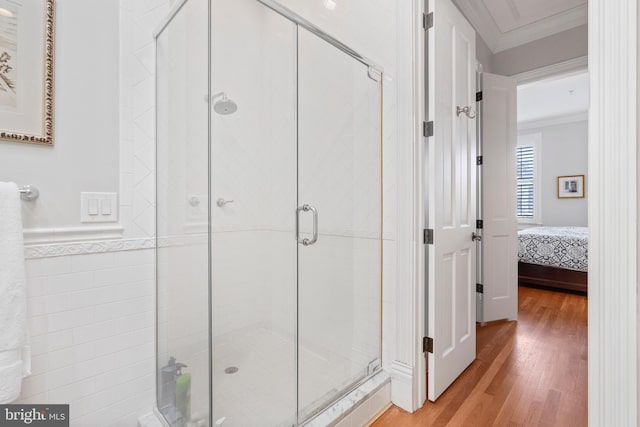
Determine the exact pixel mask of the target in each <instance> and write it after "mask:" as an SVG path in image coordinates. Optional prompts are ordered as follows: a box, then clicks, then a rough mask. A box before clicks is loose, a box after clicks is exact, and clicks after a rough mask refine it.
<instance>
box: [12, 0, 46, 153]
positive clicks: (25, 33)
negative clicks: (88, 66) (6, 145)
mask: <svg viewBox="0 0 640 427" xmlns="http://www.w3.org/2000/svg"><path fill="white" fill-rule="evenodd" d="M54 13H55V0H0V139H2V140H6V141H15V142H26V143H33V144H45V145H53V115H54V111H53V107H54V101H53V95H54V90H53V86H54V50H55V49H54V47H55V46H54Z"/></svg>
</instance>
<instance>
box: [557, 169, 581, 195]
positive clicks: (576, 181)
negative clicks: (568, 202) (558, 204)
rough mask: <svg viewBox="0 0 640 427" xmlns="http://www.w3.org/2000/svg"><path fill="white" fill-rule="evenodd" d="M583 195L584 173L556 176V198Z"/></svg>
mask: <svg viewBox="0 0 640 427" xmlns="http://www.w3.org/2000/svg"><path fill="white" fill-rule="evenodd" d="M583 197H584V175H569V176H559V177H558V199H580V198H583Z"/></svg>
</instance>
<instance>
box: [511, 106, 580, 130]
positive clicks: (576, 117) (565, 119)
mask: <svg viewBox="0 0 640 427" xmlns="http://www.w3.org/2000/svg"><path fill="white" fill-rule="evenodd" d="M588 120H589V113H588V112H587V111H582V112H580V113H571V114H565V115H562V116H555V117H546V118H542V119H537V120H529V121H526V122H518V131H521V130H530V129H538V128H544V127H548V126H557V125H565V124H568V123H577V122H586V121H588Z"/></svg>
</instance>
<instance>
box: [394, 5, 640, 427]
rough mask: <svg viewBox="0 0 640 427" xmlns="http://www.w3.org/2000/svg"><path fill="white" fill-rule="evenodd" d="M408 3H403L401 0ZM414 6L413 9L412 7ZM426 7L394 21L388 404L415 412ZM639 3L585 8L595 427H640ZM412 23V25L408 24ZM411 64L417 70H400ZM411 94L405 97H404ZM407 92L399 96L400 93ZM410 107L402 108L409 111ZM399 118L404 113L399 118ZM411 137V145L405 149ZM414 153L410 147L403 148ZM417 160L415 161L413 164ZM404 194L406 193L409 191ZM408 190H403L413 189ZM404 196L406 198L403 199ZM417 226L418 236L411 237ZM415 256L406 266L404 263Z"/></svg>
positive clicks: (420, 325) (420, 394) (419, 397)
mask: <svg viewBox="0 0 640 427" xmlns="http://www.w3.org/2000/svg"><path fill="white" fill-rule="evenodd" d="M401 3H405V2H401ZM407 3H408V2H407ZM423 11H424V0H413V1H412V2H411V5H407V6H401V7H400V8H399V10H398V12H399V13H398V22H399V23H401V22H404V24H405V26H404V29H403V27H402V26H400V27H399V28H400V29H401V30H402V31H403V32H402V33H398V37H399V39H398V45H399V46H400V45H402V44H403V43H404V46H408V47H407V48H406V49H399V51H398V68H399V72H398V76H399V77H406V78H407V80H406V82H407V83H406V85H409V86H411V87H409V88H403V87H402V86H401V85H399V89H398V91H399V94H398V97H399V99H402V98H401V96H408V98H404V99H411V104H412V105H411V108H409V107H408V106H402V105H400V104H399V105H398V107H399V108H398V127H399V129H401V128H402V127H403V126H402V123H403V120H406V118H407V117H411V118H412V120H413V129H412V130H411V131H409V130H405V131H402V130H401V131H400V133H399V134H400V135H401V132H405V137H406V138H407V139H405V140H403V139H402V138H398V141H399V144H398V165H401V166H403V167H401V168H399V171H398V188H399V189H400V188H402V187H400V184H401V183H410V184H411V185H410V186H409V189H410V191H411V192H412V194H411V195H408V194H406V192H404V191H400V190H399V191H398V194H399V196H398V211H397V213H398V224H399V225H398V275H397V279H398V282H397V288H396V310H395V311H396V313H395V318H396V328H395V332H396V336H395V339H396V344H395V353H396V354H395V356H396V357H395V359H396V360H394V361H393V362H392V363H391V365H392V367H391V371H392V372H391V375H392V400H393V402H394V403H395V404H397V405H398V406H400V407H402V408H403V409H405V410H407V411H410V412H413V411H415V410H416V409H418V408H420V407H421V406H422V405H423V404H424V401H425V396H426V392H425V375H426V372H425V369H426V368H425V363H424V356H423V354H422V348H421V339H422V336H424V321H423V319H424V296H425V295H424V267H425V266H424V259H425V258H424V247H423V245H422V244H421V242H420V239H419V236H420V233H421V229H422V220H421V218H422V216H421V215H422V213H423V206H424V205H423V192H424V188H423V187H424V185H423V182H422V176H423V175H422V154H423V145H424V144H423V138H422V136H421V132H420V129H421V126H422V120H423V111H422V108H423V107H422V102H421V100H422V98H421V96H422V94H423V93H424V85H423V82H424V75H423V73H424V67H423V64H424V46H423V34H422V33H421V23H422V13H423ZM637 13H638V10H637V4H636V0H617V1H615V2H611V1H607V0H589V59H588V62H589V73H590V94H591V95H590V96H591V107H590V110H589V144H588V147H589V176H588V177H587V192H588V194H589V200H588V206H589V207H588V209H589V242H590V250H589V327H588V328H589V354H588V358H589V361H588V366H589V405H588V406H589V425H591V426H594V427H595V426H604V425H637V424H638V358H637V356H638V353H639V351H638V336H637V333H638V325H637V322H638V315H637V309H638V302H639V301H638V292H637V286H638V276H639V275H638V270H637V268H638V262H637V255H638V252H639V249H638V243H639V242H640V240H639V239H638V212H639V208H638V202H639V201H640V199H639V198H638V196H637V190H638V188H639V184H638V178H639V177H638V174H637V169H638V168H637V166H638V163H639V159H638V154H639V153H638V150H637V148H636V144H637V142H638V141H637V129H636V126H637V123H638V119H637V112H638V106H637V101H638V96H637V66H636V61H637V58H638V52H637V48H638V37H637V23H638V16H637ZM408 22H410V23H411V25H406V23H408ZM408 64H411V68H412V70H411V71H404V72H401V71H400V70H402V67H403V66H406V65H408ZM407 90H409V92H407ZM400 92H402V93H400ZM405 107H406V108H405ZM401 113H405V114H406V115H405V116H402V120H401V115H400V114H401ZM409 137H413V139H412V140H413V145H412V146H411V144H405V142H406V141H409V139H408V138H409ZM403 145H407V146H410V147H409V148H406V147H402V146H403ZM410 155H412V158H409V156H410ZM405 188H406V187H405ZM409 189H408V190H407V191H409ZM403 193H404V196H403ZM409 228H412V235H410V233H409ZM405 257H409V258H405Z"/></svg>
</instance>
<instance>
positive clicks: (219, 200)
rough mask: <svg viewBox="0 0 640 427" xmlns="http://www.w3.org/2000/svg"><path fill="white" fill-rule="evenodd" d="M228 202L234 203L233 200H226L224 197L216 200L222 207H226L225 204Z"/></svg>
mask: <svg viewBox="0 0 640 427" xmlns="http://www.w3.org/2000/svg"><path fill="white" fill-rule="evenodd" d="M227 203H233V200H225V199H223V198H220V199H218V200H216V205H218V207H220V208H224V205H226V204H227Z"/></svg>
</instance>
